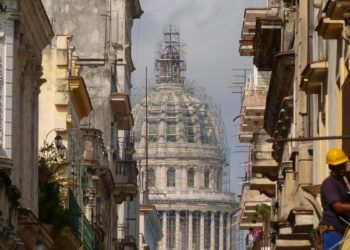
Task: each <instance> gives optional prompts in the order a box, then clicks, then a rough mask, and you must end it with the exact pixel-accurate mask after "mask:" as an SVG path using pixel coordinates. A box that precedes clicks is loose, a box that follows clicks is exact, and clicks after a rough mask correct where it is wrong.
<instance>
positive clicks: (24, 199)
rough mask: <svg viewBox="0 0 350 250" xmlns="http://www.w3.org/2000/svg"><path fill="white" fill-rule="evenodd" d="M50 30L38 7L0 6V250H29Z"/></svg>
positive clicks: (10, 0) (34, 227) (34, 231)
mask: <svg viewBox="0 0 350 250" xmlns="http://www.w3.org/2000/svg"><path fill="white" fill-rule="evenodd" d="M52 36H53V32H52V27H51V25H50V22H49V19H48V17H47V15H46V13H45V9H44V8H43V6H42V3H41V1H39V0H35V1H16V0H6V1H1V4H0V61H1V62H0V72H1V80H0V104H1V105H0V148H1V149H0V150H1V152H0V155H1V163H0V172H1V184H0V193H1V195H0V197H1V198H0V199H1V201H0V204H1V205H0V207H1V208H0V210H1V211H0V221H1V226H0V227H1V234H0V248H4V249H15V248H17V249H18V248H19V247H21V246H23V245H24V246H26V247H28V248H34V247H35V245H36V240H37V237H38V236H39V233H38V232H39V231H40V230H41V232H42V234H41V237H42V241H43V244H44V245H45V246H46V247H51V246H52V239H51V238H50V236H49V235H48V233H47V230H45V228H44V227H42V225H40V224H39V223H38V185H37V184H38V171H37V170H38V168H37V157H36V156H37V150H38V130H37V127H38V95H39V88H40V85H41V84H42V83H43V81H44V80H43V79H42V78H41V76H42V68H41V62H42V50H43V49H44V48H45V47H46V46H47V45H48V44H49V43H50V40H51V38H52Z"/></svg>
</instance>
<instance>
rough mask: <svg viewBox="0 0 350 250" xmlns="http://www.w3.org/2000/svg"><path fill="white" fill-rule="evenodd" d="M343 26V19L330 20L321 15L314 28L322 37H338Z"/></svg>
mask: <svg viewBox="0 0 350 250" xmlns="http://www.w3.org/2000/svg"><path fill="white" fill-rule="evenodd" d="M343 26H344V21H343V20H332V19H330V18H329V17H321V18H320V20H319V22H318V25H317V27H316V29H315V30H316V31H317V33H318V35H319V36H321V37H322V38H323V39H338V38H340V37H341V32H342V30H343Z"/></svg>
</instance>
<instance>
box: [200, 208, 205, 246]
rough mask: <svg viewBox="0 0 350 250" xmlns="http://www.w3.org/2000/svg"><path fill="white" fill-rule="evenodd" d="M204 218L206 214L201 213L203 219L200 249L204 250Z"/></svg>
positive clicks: (201, 222) (201, 221)
mask: <svg viewBox="0 0 350 250" xmlns="http://www.w3.org/2000/svg"><path fill="white" fill-rule="evenodd" d="M204 216H205V212H201V218H200V231H199V232H200V237H199V240H200V243H199V244H200V248H201V249H204Z"/></svg>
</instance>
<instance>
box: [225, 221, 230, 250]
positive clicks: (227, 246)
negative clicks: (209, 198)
mask: <svg viewBox="0 0 350 250" xmlns="http://www.w3.org/2000/svg"><path fill="white" fill-rule="evenodd" d="M226 249H228V250H230V249H231V216H230V214H227V222H226Z"/></svg>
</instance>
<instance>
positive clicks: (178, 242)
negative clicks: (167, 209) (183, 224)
mask: <svg viewBox="0 0 350 250" xmlns="http://www.w3.org/2000/svg"><path fill="white" fill-rule="evenodd" d="M175 246H176V249H181V237H180V211H175Z"/></svg>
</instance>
